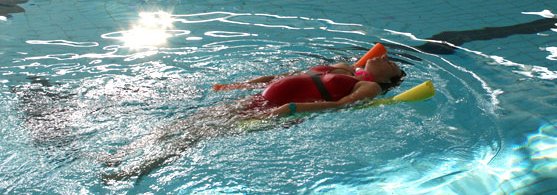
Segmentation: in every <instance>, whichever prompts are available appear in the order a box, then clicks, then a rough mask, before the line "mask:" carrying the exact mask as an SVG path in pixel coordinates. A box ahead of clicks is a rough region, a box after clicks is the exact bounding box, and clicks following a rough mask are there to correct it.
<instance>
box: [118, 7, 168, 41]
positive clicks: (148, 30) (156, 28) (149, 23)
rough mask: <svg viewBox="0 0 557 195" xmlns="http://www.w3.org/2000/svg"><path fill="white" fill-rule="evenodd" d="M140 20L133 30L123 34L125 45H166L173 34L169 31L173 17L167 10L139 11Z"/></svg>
mask: <svg viewBox="0 0 557 195" xmlns="http://www.w3.org/2000/svg"><path fill="white" fill-rule="evenodd" d="M139 17H140V19H139V21H138V22H137V23H136V24H134V25H133V27H132V28H131V30H128V31H125V32H123V34H122V41H124V45H125V46H128V47H132V48H137V47H144V46H159V45H164V44H166V42H167V39H168V38H169V37H171V36H172V35H171V34H169V33H167V31H168V30H170V29H172V28H173V26H172V21H173V20H172V17H171V15H170V14H169V13H166V12H162V11H159V12H142V13H139Z"/></svg>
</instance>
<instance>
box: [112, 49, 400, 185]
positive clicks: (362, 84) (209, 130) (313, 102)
mask: <svg viewBox="0 0 557 195" xmlns="http://www.w3.org/2000/svg"><path fill="white" fill-rule="evenodd" d="M405 76H406V73H405V72H404V71H402V70H401V69H400V67H399V66H398V65H396V64H395V63H394V62H392V61H390V60H388V58H387V56H381V57H377V58H373V59H369V60H367V61H366V62H365V66H364V67H363V68H360V67H358V66H356V65H352V66H350V65H348V64H346V63H337V64H334V65H330V66H325V65H320V66H315V67H312V68H311V69H309V70H308V71H307V72H303V73H302V72H294V73H285V74H281V75H275V76H263V77H259V78H256V79H252V80H250V81H247V82H242V83H236V84H232V85H231V86H235V88H238V87H239V88H257V87H266V88H265V90H264V91H263V92H262V93H260V94H257V95H254V96H251V97H249V98H247V99H244V100H241V101H238V102H234V103H232V104H221V105H217V106H214V107H206V108H201V109H199V110H198V111H197V112H196V114H195V115H194V116H191V117H189V118H186V119H183V120H179V121H176V122H174V123H173V124H170V125H168V126H165V127H162V128H158V129H156V130H155V131H154V132H153V133H152V134H151V135H150V136H146V137H144V138H142V139H140V140H136V141H134V142H133V143H132V144H130V145H128V146H126V147H124V148H122V150H120V151H118V152H116V153H114V154H111V155H109V157H108V158H106V159H104V161H105V165H107V166H119V165H120V163H122V161H124V160H125V158H126V156H127V155H128V154H130V153H133V152H134V151H135V150H137V149H143V150H149V151H157V152H156V153H155V154H144V155H142V156H140V157H138V158H141V159H140V160H141V161H142V162H141V163H140V164H139V165H137V164H135V163H132V164H134V165H132V166H131V167H128V168H125V167H124V168H121V169H120V170H119V171H117V172H115V173H110V174H104V175H103V179H104V180H105V181H111V180H122V179H128V178H130V177H132V176H139V177H141V176H143V175H145V174H147V173H149V172H150V171H152V170H153V169H155V168H157V167H159V166H160V165H163V164H165V163H167V161H168V159H170V158H173V157H176V156H181V155H182V154H183V153H184V152H186V151H187V150H188V149H190V148H192V147H194V146H195V145H196V144H197V143H199V142H200V141H203V140H208V139H211V138H216V137H222V136H227V135H238V134H241V133H245V132H242V131H240V130H234V125H235V124H237V123H238V122H240V121H245V120H249V119H253V118H263V117H275V116H282V115H286V114H289V113H290V114H293V113H296V112H311V111H317V110H324V109H329V108H335V107H340V106H343V105H346V104H350V103H353V102H356V101H359V100H363V99H367V98H369V99H371V98H374V97H375V96H377V95H379V94H384V93H386V92H387V91H389V90H390V89H392V88H394V87H396V86H398V85H400V84H401V82H402V81H403V80H404V78H405ZM147 146H149V147H155V148H156V149H145V147H147ZM160 147H162V148H160Z"/></svg>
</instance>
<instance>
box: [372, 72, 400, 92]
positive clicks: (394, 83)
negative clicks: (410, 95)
mask: <svg viewBox="0 0 557 195" xmlns="http://www.w3.org/2000/svg"><path fill="white" fill-rule="evenodd" d="M400 73H401V74H400V76H399V75H397V76H394V77H391V79H390V81H391V82H389V83H377V84H379V86H381V95H385V94H386V93H387V92H389V91H390V90H391V89H393V88H395V87H398V86H399V85H400V84H401V83H402V81H404V79H405V78H406V72H404V71H403V70H402V69H401V70H400Z"/></svg>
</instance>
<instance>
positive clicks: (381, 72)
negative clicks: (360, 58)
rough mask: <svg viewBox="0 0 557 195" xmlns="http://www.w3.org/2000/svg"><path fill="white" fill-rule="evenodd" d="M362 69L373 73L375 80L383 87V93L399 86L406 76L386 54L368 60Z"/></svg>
mask: <svg viewBox="0 0 557 195" xmlns="http://www.w3.org/2000/svg"><path fill="white" fill-rule="evenodd" d="M364 70H365V71H366V72H368V73H370V74H371V75H373V77H374V79H375V82H377V83H378V84H379V85H380V86H381V89H383V94H385V93H387V91H389V90H391V89H392V88H394V87H396V86H399V85H400V84H401V83H402V81H404V78H405V77H406V73H405V72H404V71H402V70H401V69H400V67H399V66H398V65H397V64H396V63H394V62H393V61H390V60H388V59H387V57H386V56H383V57H380V58H373V59H370V60H368V61H367V62H366V66H365V69H364Z"/></svg>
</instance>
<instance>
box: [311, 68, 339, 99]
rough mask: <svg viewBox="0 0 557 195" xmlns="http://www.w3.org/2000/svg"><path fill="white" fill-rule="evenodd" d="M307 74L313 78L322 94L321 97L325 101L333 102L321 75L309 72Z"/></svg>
mask: <svg viewBox="0 0 557 195" xmlns="http://www.w3.org/2000/svg"><path fill="white" fill-rule="evenodd" d="M306 74H307V75H308V76H309V77H310V78H311V80H312V81H313V83H314V84H315V86H316V87H317V90H318V91H319V93H320V94H321V97H323V99H324V100H325V101H331V100H332V99H333V98H331V94H329V91H328V90H327V88H326V87H325V84H323V81H322V80H321V74H318V73H315V72H312V71H308V72H307V73H306Z"/></svg>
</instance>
